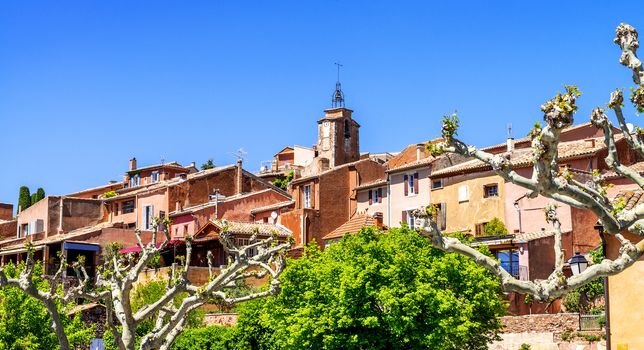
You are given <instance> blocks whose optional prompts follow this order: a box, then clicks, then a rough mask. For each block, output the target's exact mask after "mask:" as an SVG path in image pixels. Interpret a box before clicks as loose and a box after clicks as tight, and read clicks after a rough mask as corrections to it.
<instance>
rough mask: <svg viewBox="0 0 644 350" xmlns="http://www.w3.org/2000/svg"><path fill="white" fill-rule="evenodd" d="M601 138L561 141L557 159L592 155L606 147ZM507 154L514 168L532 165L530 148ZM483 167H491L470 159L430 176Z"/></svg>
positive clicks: (481, 168)
mask: <svg viewBox="0 0 644 350" xmlns="http://www.w3.org/2000/svg"><path fill="white" fill-rule="evenodd" d="M616 139H620V138H616ZM588 140H592V141H593V142H589V141H588ZM603 140H604V138H603V137H595V138H591V139H583V140H577V141H570V142H562V143H560V144H559V147H558V149H559V160H560V161H562V160H572V159H575V158H580V157H584V156H589V155H593V154H595V153H597V152H598V151H601V150H604V149H606V145H605V144H604V142H603ZM508 155H509V156H510V163H511V164H512V167H514V168H522V167H526V166H531V165H532V148H523V149H518V150H515V151H514V152H512V153H508ZM485 169H491V167H490V166H489V165H488V164H486V163H484V162H482V161H480V160H478V159H472V160H469V161H466V162H464V163H461V164H457V165H454V166H451V167H447V168H444V169H441V170H437V171H434V172H433V173H432V175H431V176H432V177H440V176H447V175H451V174H457V173H463V172H469V171H472V170H485Z"/></svg>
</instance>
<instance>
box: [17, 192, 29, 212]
mask: <svg viewBox="0 0 644 350" xmlns="http://www.w3.org/2000/svg"><path fill="white" fill-rule="evenodd" d="M30 206H31V194H30V193H29V187H27V186H20V194H19V197H18V208H20V209H19V210H25V209H27V208H29V207H30Z"/></svg>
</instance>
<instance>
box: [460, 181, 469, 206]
mask: <svg viewBox="0 0 644 350" xmlns="http://www.w3.org/2000/svg"><path fill="white" fill-rule="evenodd" d="M469 200H470V191H469V190H468V188H467V185H462V186H460V187H459V188H458V202H459V203H462V202H467V201H469Z"/></svg>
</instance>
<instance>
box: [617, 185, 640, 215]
mask: <svg viewBox="0 0 644 350" xmlns="http://www.w3.org/2000/svg"><path fill="white" fill-rule="evenodd" d="M613 202H625V203H626V206H625V207H624V209H625V210H631V209H633V208H635V207H636V206H638V205H639V204H642V203H644V191H640V190H633V191H622V192H620V193H619V194H617V196H615V198H614V199H613Z"/></svg>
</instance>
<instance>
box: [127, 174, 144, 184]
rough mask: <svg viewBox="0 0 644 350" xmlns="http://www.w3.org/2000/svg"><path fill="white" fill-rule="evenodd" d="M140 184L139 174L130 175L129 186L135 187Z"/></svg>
mask: <svg viewBox="0 0 644 350" xmlns="http://www.w3.org/2000/svg"><path fill="white" fill-rule="evenodd" d="M140 184H141V175H139V174H135V175H132V176H131V177H130V187H135V186H138V185H140Z"/></svg>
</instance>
